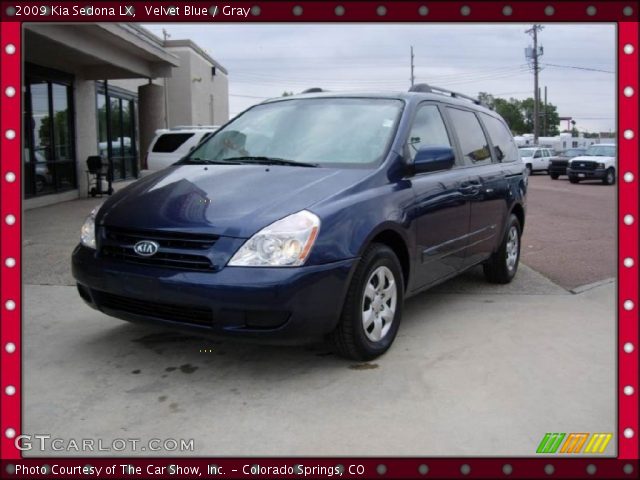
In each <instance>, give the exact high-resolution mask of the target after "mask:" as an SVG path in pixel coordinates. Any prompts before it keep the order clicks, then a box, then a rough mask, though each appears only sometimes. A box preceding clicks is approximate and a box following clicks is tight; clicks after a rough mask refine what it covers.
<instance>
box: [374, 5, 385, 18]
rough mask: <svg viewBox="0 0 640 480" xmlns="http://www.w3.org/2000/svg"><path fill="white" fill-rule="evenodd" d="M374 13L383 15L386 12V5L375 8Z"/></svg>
mask: <svg viewBox="0 0 640 480" xmlns="http://www.w3.org/2000/svg"><path fill="white" fill-rule="evenodd" d="M376 13H377V14H378V16H380V17H384V16H385V15H386V14H387V7H385V6H384V5H380V6H379V7H378V8H377V9H376Z"/></svg>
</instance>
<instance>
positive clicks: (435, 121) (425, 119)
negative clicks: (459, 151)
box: [408, 105, 451, 160]
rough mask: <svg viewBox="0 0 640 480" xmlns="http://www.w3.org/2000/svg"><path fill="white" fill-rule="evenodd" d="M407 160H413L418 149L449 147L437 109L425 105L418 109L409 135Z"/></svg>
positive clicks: (433, 106) (449, 142)
mask: <svg viewBox="0 0 640 480" xmlns="http://www.w3.org/2000/svg"><path fill="white" fill-rule="evenodd" d="M408 145H409V158H411V160H413V157H415V155H416V152H417V151H418V150H419V149H420V147H424V146H434V147H435V146H438V147H449V146H451V141H450V140H449V135H447V129H446V128H445V126H444V121H443V120H442V116H441V115H440V111H439V110H438V107H436V106H435V105H426V106H423V107H420V109H419V110H418V113H417V114H416V118H415V120H414V121H413V126H412V127H411V133H410V134H409V141H408Z"/></svg>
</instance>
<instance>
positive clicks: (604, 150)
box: [585, 145, 616, 157]
mask: <svg viewBox="0 0 640 480" xmlns="http://www.w3.org/2000/svg"><path fill="white" fill-rule="evenodd" d="M585 155H587V156H590V157H615V156H616V147H614V146H613V145H591V146H590V147H589V148H587V151H586V152H585Z"/></svg>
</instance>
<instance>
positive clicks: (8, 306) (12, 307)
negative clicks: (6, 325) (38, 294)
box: [4, 300, 16, 310]
mask: <svg viewBox="0 0 640 480" xmlns="http://www.w3.org/2000/svg"><path fill="white" fill-rule="evenodd" d="M4 306H5V308H6V309H7V310H15V309H16V302H14V301H13V300H7V301H6V302H5V303H4Z"/></svg>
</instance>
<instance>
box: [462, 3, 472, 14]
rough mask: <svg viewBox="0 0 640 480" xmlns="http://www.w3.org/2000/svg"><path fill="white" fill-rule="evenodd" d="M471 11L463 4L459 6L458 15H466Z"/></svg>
mask: <svg viewBox="0 0 640 480" xmlns="http://www.w3.org/2000/svg"><path fill="white" fill-rule="evenodd" d="M470 13H471V7H470V6H469V5H463V6H462V7H460V15H463V16H465V17H466V16H468V15H469V14H470Z"/></svg>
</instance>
